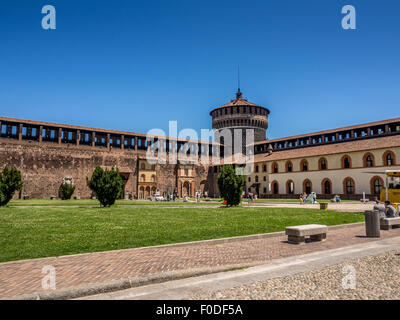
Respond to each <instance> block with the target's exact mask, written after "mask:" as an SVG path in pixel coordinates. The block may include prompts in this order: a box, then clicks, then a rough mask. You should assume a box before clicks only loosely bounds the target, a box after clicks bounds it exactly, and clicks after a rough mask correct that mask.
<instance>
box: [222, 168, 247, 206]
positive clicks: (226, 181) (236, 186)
mask: <svg viewBox="0 0 400 320" xmlns="http://www.w3.org/2000/svg"><path fill="white" fill-rule="evenodd" d="M245 184H246V183H245V179H244V176H243V175H237V174H236V172H235V169H234V168H233V166H232V165H225V166H223V167H222V168H221V171H220V173H219V175H218V187H219V191H220V193H221V196H222V198H224V200H225V201H226V205H227V206H237V205H239V204H240V203H241V196H242V192H243V188H244V186H245Z"/></svg>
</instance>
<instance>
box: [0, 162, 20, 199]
mask: <svg viewBox="0 0 400 320" xmlns="http://www.w3.org/2000/svg"><path fill="white" fill-rule="evenodd" d="M22 186H23V182H22V179H21V172H20V171H19V170H17V169H14V168H11V169H8V167H7V166H6V167H5V168H4V169H3V172H1V173H0V206H5V205H6V204H7V203H8V202H9V201H10V200H11V199H12V197H13V195H14V193H15V191H20V190H22Z"/></svg>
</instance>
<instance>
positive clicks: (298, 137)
mask: <svg viewBox="0 0 400 320" xmlns="http://www.w3.org/2000/svg"><path fill="white" fill-rule="evenodd" d="M399 121H400V118H393V119H388V120H382V121H375V122H369V123H363V124H357V125H354V126H349V127H342V128H337V129H329V130H324V131H317V132H311V133H305V134H300V135H295V136H289V137H284V138H278V139H271V140H263V141H258V142H256V143H254V144H255V145H259V144H264V143H272V142H278V141H285V140H295V139H301V138H305V137H310V136H318V135H323V134H330V133H335V132H341V131H348V130H354V129H361V128H365V127H374V126H379V125H385V124H390V123H393V122H399Z"/></svg>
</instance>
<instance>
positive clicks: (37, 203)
mask: <svg viewBox="0 0 400 320" xmlns="http://www.w3.org/2000/svg"><path fill="white" fill-rule="evenodd" d="M221 201H222V200H221V199H212V200H211V201H204V200H201V202H199V203H196V202H195V201H194V199H191V200H190V202H183V200H180V199H179V200H176V201H175V202H173V201H148V200H117V201H116V203H115V205H116V206H138V205H140V206H142V205H143V206H144V205H151V206H181V205H185V206H186V205H187V206H192V205H200V206H202V205H217V204H220V203H221ZM244 202H245V203H247V200H246V199H245V200H244ZM277 202H280V203H285V202H286V203H299V200H298V199H257V200H255V201H254V202H253V203H277ZM318 202H330V200H318ZM343 202H354V201H346V200H343ZM8 206H9V207H19V206H23V207H59V206H61V207H62V206H100V204H99V201H98V200H92V199H80V200H60V199H56V200H50V199H29V200H12V201H10V203H9V204H8Z"/></svg>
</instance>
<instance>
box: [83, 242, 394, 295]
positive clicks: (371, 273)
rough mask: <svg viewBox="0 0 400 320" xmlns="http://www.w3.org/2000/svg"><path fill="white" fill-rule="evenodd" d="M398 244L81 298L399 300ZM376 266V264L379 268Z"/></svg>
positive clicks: (362, 246) (292, 259)
mask: <svg viewBox="0 0 400 320" xmlns="http://www.w3.org/2000/svg"><path fill="white" fill-rule="evenodd" d="M399 246H400V237H395V238H390V239H385V240H378V241H372V242H369V243H363V244H358V245H353V246H347V247H344V248H338V249H331V250H325V251H322V252H314V253H308V254H304V255H300V256H294V257H288V258H282V259H277V260H273V261H271V262H269V263H267V264H264V265H260V266H256V267H251V268H247V269H245V270H236V271H229V272H220V273H214V274H209V275H203V276H200V277H192V278H188V279H181V280H174V281H169V282H166V283H160V284H151V285H146V286H142V287H137V288H131V289H126V290H120V291H117V292H111V293H101V294H97V295H93V296H87V297H83V298H80V299H81V300H82V299H83V300H104V299H106V300H138V299H139V300H165V298H166V297H168V299H171V300H178V299H196V300H204V299H205V300H207V299H212V300H214V299H224V300H226V299H228V300H232V299H235V300H236V299H250V300H253V299H268V298H269V299H271V298H272V299H279V300H280V299H340V298H341V299H346V300H347V299H382V298H384V297H385V298H386V299H398V298H399V296H398V294H396V292H398V290H395V289H394V288H398V287H399V276H398V273H396V272H393V271H392V270H398V269H399V259H398V258H397V257H396V255H397V254H398V251H399ZM382 253H384V254H382ZM377 255H379V256H377ZM378 262H380V265H377V264H378ZM340 264H341V265H340ZM348 265H351V266H353V267H354V268H357V271H355V275H356V277H355V280H356V288H354V290H345V289H343V287H342V279H343V276H344V274H343V272H342V270H343V269H342V268H343V267H344V266H348ZM361 265H362V266H363V267H364V268H361ZM331 266H334V267H333V268H332V267H331ZM391 271H392V272H391ZM294 275H296V276H294ZM372 279H374V280H375V282H372ZM267 280H270V281H267ZM271 280H272V281H271ZM378 287H381V288H379V289H378ZM332 289H333V290H332ZM366 289H368V290H366ZM332 291H333V292H334V294H332ZM382 292H384V295H382Z"/></svg>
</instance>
